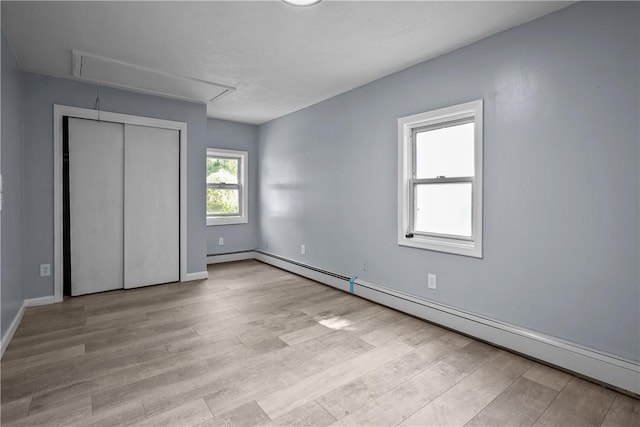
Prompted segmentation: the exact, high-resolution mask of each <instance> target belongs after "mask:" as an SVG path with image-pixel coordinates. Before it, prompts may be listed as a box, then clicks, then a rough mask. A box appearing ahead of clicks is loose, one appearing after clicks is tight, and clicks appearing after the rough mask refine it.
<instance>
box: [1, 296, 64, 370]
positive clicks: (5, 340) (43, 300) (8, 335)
mask: <svg viewBox="0 0 640 427" xmlns="http://www.w3.org/2000/svg"><path fill="white" fill-rule="evenodd" d="M53 303H54V297H53V295H49V296H46V297H40V298H30V299H26V300H24V301H22V305H20V309H19V310H18V313H16V315H15V317H14V318H13V321H12V322H11V325H9V329H7V332H5V334H4V336H3V337H2V343H1V344H0V358H2V357H3V356H4V352H5V351H6V350H7V347H9V343H10V342H11V339H12V338H13V334H15V333H16V331H17V330H18V326H20V322H22V317H23V316H24V310H25V308H26V307H35V306H37V305H47V304H53Z"/></svg>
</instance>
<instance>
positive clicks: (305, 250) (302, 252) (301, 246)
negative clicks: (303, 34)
mask: <svg viewBox="0 0 640 427" xmlns="http://www.w3.org/2000/svg"><path fill="white" fill-rule="evenodd" d="M306 253H307V248H306V247H305V246H304V245H300V254H302V255H304V254H306Z"/></svg>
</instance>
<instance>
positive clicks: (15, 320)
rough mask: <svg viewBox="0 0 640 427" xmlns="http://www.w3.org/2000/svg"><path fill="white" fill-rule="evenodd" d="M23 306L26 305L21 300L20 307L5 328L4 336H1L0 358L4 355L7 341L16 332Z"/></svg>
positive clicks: (22, 314)
mask: <svg viewBox="0 0 640 427" xmlns="http://www.w3.org/2000/svg"><path fill="white" fill-rule="evenodd" d="M25 307H26V305H25V302H24V301H23V302H22V305H21V306H20V309H19V310H18V312H17V313H16V315H15V317H14V318H13V321H12V322H11V325H9V329H7V332H5V334H4V336H3V337H2V343H1V344H0V358H2V357H3V356H4V352H5V351H7V347H9V343H10V342H11V339H12V338H13V334H15V333H16V331H17V330H18V326H20V322H21V321H22V316H24V308H25Z"/></svg>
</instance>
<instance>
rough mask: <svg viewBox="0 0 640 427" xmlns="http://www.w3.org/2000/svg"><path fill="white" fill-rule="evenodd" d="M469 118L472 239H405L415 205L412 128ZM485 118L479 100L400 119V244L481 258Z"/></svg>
mask: <svg viewBox="0 0 640 427" xmlns="http://www.w3.org/2000/svg"><path fill="white" fill-rule="evenodd" d="M468 117H473V118H474V123H475V135H474V137H475V145H474V147H475V149H474V154H475V159H474V164H475V178H474V183H473V196H472V197H473V201H472V203H473V208H472V230H473V237H472V239H471V240H470V241H467V240H458V239H450V238H446V237H440V236H424V235H417V234H416V235H414V237H412V238H408V237H406V235H407V231H408V230H409V229H410V221H411V212H412V209H413V206H410V204H411V202H412V197H411V191H412V188H411V179H412V174H413V147H412V136H411V135H412V131H413V129H416V128H421V127H425V126H430V125H434V124H437V123H440V122H448V121H452V120H457V119H463V118H468ZM482 118H483V108H482V100H481V99H480V100H477V101H471V102H467V103H464V104H459V105H454V106H451V107H446V108H441V109H438V110H433V111H428V112H426V113H420V114H414V115H412V116H407V117H401V118H399V119H398V245H401V246H410V247H414V248H420V249H428V250H434V251H439V252H447V253H451V254H458V255H466V256H471V257H476V258H482V175H483V173H482V159H483V155H482V151H483V150H482V147H483V140H482V136H483V127H482V122H483V119H482Z"/></svg>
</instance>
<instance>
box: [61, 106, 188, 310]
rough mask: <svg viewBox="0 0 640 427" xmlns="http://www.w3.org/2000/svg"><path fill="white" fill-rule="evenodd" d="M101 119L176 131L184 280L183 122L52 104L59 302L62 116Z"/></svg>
mask: <svg viewBox="0 0 640 427" xmlns="http://www.w3.org/2000/svg"><path fill="white" fill-rule="evenodd" d="M64 117H72V118H78V119H90V120H103V121H109V122H115V123H122V124H130V125H139V126H149V127H156V128H163V129H171V130H177V131H178V134H179V138H180V148H179V153H180V164H179V167H180V184H179V191H180V207H179V215H180V226H179V227H180V228H179V232H180V249H179V253H180V263H179V266H180V276H179V277H180V281H181V282H185V281H187V280H188V275H187V124H186V123H185V122H177V121H171V120H162V119H154V118H151V117H142V116H133V115H129V114H121V113H113V112H109V111H100V112H98V111H96V110H90V109H86V108H79V107H70V106H67V105H57V104H55V105H54V106H53V247H54V250H53V268H54V270H53V271H54V276H53V284H54V285H53V289H54V293H53V299H54V302H61V301H62V299H63V297H64V294H63V282H64V277H63V270H64V268H63V266H64V252H63V244H64V240H63V231H64V223H63V210H62V209H63V200H62V193H63V188H62V171H63V167H62V166H63V164H62V160H63V159H62V154H63V153H62V151H63V150H62V148H63V147H62V145H63V134H62V132H63V123H62V122H63V118H64Z"/></svg>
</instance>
